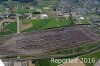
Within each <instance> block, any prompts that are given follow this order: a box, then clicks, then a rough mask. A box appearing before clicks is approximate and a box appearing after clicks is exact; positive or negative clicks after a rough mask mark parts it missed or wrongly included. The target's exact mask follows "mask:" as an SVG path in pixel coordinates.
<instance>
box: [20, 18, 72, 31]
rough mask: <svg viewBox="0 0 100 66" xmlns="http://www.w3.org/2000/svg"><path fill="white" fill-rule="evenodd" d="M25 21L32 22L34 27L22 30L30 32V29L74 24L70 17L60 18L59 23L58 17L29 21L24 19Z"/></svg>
mask: <svg viewBox="0 0 100 66" xmlns="http://www.w3.org/2000/svg"><path fill="white" fill-rule="evenodd" d="M23 23H24V24H28V23H32V25H33V27H31V28H29V29H26V30H24V31H22V32H30V31H36V30H41V29H48V28H55V27H62V26H71V25H72V24H73V23H72V22H71V21H70V20H69V19H65V18H63V19H61V20H59V21H58V23H57V20H56V18H47V19H34V20H29V21H28V20H27V21H24V22H23Z"/></svg>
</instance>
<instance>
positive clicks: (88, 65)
mask: <svg viewBox="0 0 100 66" xmlns="http://www.w3.org/2000/svg"><path fill="white" fill-rule="evenodd" d="M80 58H88V59H89V58H90V59H93V58H94V59H95V61H97V60H98V59H100V51H97V52H94V53H91V54H87V55H83V56H81V57H80ZM85 64H86V66H94V64H95V63H85Z"/></svg>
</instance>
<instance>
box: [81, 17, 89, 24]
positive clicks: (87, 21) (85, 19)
mask: <svg viewBox="0 0 100 66" xmlns="http://www.w3.org/2000/svg"><path fill="white" fill-rule="evenodd" d="M79 21H80V23H81V24H90V23H89V20H88V19H87V17H84V19H81V20H79Z"/></svg>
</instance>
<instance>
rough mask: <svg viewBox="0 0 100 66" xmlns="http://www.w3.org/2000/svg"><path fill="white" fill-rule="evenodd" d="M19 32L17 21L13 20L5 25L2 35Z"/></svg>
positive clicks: (0, 33)
mask: <svg viewBox="0 0 100 66" xmlns="http://www.w3.org/2000/svg"><path fill="white" fill-rule="evenodd" d="M14 33H17V23H16V22H12V23H10V24H8V25H7V26H6V27H4V30H3V31H2V32H0V35H8V34H14Z"/></svg>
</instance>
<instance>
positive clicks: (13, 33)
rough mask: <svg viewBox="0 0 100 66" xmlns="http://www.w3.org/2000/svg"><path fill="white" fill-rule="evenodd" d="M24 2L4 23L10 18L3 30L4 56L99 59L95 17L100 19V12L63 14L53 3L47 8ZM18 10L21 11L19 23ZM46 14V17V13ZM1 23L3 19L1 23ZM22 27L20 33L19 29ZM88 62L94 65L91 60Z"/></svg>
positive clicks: (99, 37)
mask: <svg viewBox="0 0 100 66" xmlns="http://www.w3.org/2000/svg"><path fill="white" fill-rule="evenodd" d="M24 6H25V4H23V5H20V6H19V7H18V9H16V8H17V7H16V6H14V7H13V8H14V9H15V10H14V13H13V14H11V13H10V12H9V14H10V17H9V18H7V19H6V18H4V19H5V20H3V21H4V23H6V22H7V21H9V22H7V25H6V26H5V25H4V24H3V25H4V29H3V30H2V31H0V58H2V59H6V60H8V59H10V60H13V59H14V60H17V59H18V60H26V59H43V60H42V61H41V60H38V61H40V62H44V61H45V60H46V59H47V58H52V57H54V58H68V57H70V58H73V57H74V58H75V57H82V58H84V57H85V58H86V57H87V58H89V57H91V58H92V57H94V58H96V61H97V60H98V58H100V56H99V55H100V29H99V28H100V25H99V22H95V20H96V19H94V18H97V19H100V18H98V17H100V16H97V15H96V14H89V15H88V16H86V15H85V16H80V15H75V14H72V16H71V15H70V14H69V13H64V15H61V16H59V15H60V14H59V11H54V10H53V9H52V8H51V7H45V8H47V9H46V10H45V9H43V8H42V7H41V8H34V7H33V8H32V6H31V8H32V9H27V7H28V6H29V5H28V6H26V8H25V7H24ZM29 7H30V6H29ZM1 10H2V8H1ZM16 10H17V11H16ZM29 11H30V12H29ZM39 11H41V13H39ZM16 12H17V13H18V14H19V15H20V17H19V25H18V18H17V19H16V14H17V13H16ZM37 13H39V14H37ZM4 15H5V14H4V13H2V14H1V16H4ZM11 15H12V16H11ZM41 15H42V16H41ZM44 15H45V16H46V17H43V16H44ZM91 16H92V17H91ZM95 16H96V17H95ZM12 17H14V19H12ZM91 19H92V20H91ZM98 21H99V20H98ZM1 23H3V22H2V19H1V21H0V25H2V24H1ZM1 27H2V26H1ZM18 29H19V31H20V33H17V31H18ZM93 54H94V55H93ZM88 55H89V56H88ZM45 58H46V59H45ZM47 61H48V60H47ZM47 61H46V62H47ZM43 64H45V62H44V63H43ZM51 64H52V63H51ZM86 65H87V66H91V65H90V64H88V63H87V64H86ZM92 65H93V64H92ZM48 66H49V65H48ZM51 66H57V65H51Z"/></svg>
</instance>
